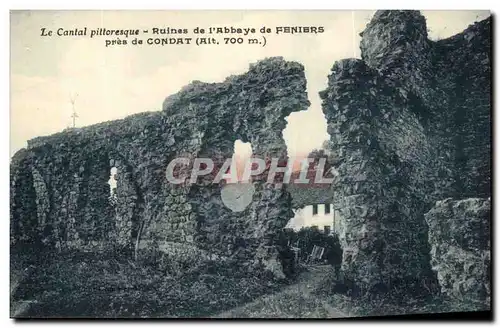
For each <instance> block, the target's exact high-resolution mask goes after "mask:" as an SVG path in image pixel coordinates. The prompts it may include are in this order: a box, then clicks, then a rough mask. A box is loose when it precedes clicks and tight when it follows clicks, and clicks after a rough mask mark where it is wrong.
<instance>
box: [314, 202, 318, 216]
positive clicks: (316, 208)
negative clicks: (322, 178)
mask: <svg viewBox="0 0 500 328" xmlns="http://www.w3.org/2000/svg"><path fill="white" fill-rule="evenodd" d="M313 215H318V205H317V204H314V205H313Z"/></svg>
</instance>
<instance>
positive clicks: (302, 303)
mask: <svg viewBox="0 0 500 328" xmlns="http://www.w3.org/2000/svg"><path fill="white" fill-rule="evenodd" d="M328 274H331V267H329V266H326V265H321V266H314V267H310V268H309V271H307V272H304V273H302V274H301V275H300V277H299V279H298V280H297V282H295V283H294V284H293V285H289V286H287V287H285V288H284V289H283V290H281V291H279V292H277V293H275V294H271V295H264V296H262V297H260V298H258V299H256V300H255V301H253V302H250V303H247V304H245V305H243V306H240V307H237V308H234V309H231V310H229V311H226V312H223V313H219V314H217V315H215V316H213V318H345V317H349V314H348V313H344V312H342V311H340V310H339V309H336V308H334V307H333V306H331V305H330V304H328V302H327V300H326V299H324V298H323V297H321V296H318V295H315V294H313V293H312V291H313V290H314V289H316V288H321V283H322V281H324V279H325V277H326V276H327V275H328Z"/></svg>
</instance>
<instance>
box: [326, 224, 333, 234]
mask: <svg viewBox="0 0 500 328" xmlns="http://www.w3.org/2000/svg"><path fill="white" fill-rule="evenodd" d="M331 231H332V230H331V227H330V226H329V225H327V226H325V234H327V235H329V234H330V232H331Z"/></svg>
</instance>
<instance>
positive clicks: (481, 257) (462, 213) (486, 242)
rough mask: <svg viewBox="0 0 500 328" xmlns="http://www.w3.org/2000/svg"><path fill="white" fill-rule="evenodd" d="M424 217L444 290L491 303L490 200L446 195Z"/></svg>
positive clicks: (461, 298) (434, 265)
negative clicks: (459, 198)
mask: <svg viewBox="0 0 500 328" xmlns="http://www.w3.org/2000/svg"><path fill="white" fill-rule="evenodd" d="M425 220H426V221H427V224H428V225H429V243H430V245H431V257H432V259H431V264H432V269H433V270H434V271H436V273H437V276H438V280H439V284H440V286H441V292H442V293H443V294H445V295H448V296H450V297H451V298H453V299H456V300H459V301H472V302H478V303H483V304H489V302H490V295H491V287H490V268H491V266H490V265H491V264H490V262H491V254H490V220H491V200H490V199H489V198H468V199H462V200H454V199H451V198H447V199H445V200H442V201H438V202H436V205H435V206H434V207H433V208H432V209H431V210H430V211H429V212H428V213H426V214H425Z"/></svg>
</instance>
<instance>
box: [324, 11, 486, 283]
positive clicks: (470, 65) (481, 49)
mask: <svg viewBox="0 0 500 328" xmlns="http://www.w3.org/2000/svg"><path fill="white" fill-rule="evenodd" d="M361 36H362V41H361V51H362V52H361V55H362V56H361V57H362V60H354V59H350V60H342V61H339V62H337V63H335V65H334V66H333V68H332V73H331V75H330V76H329V79H328V87H327V89H326V90H324V91H322V92H321V98H322V99H323V112H324V113H325V117H326V119H327V121H328V132H329V134H330V138H331V144H332V145H333V146H332V147H333V149H332V151H333V154H334V156H335V157H336V158H337V159H338V163H337V167H336V168H337V170H338V172H339V176H338V177H337V180H336V181H335V183H334V184H333V191H334V194H335V197H334V200H333V201H334V203H335V205H336V206H337V207H338V208H339V210H340V212H341V215H342V216H343V217H344V218H345V224H344V227H343V231H342V234H341V239H342V244H343V246H344V263H343V270H344V273H345V276H346V280H347V281H351V282H354V283H355V284H357V285H358V287H360V288H361V289H363V290H373V289H377V288H375V287H378V289H379V290H380V289H387V288H392V287H394V286H397V285H399V284H400V283H403V284H404V285H407V284H408V283H409V282H410V286H413V287H411V288H414V289H420V290H425V289H430V288H429V286H432V285H433V283H434V280H435V279H434V274H433V273H432V272H431V270H430V265H429V260H430V255H429V249H430V247H431V246H432V247H437V246H436V245H435V244H434V243H437V242H438V241H437V240H436V239H432V240H431V245H429V243H428V240H427V234H428V231H427V230H428V229H427V225H426V223H425V220H424V213H426V212H427V211H428V210H429V209H430V208H431V207H432V206H433V204H434V203H435V202H436V201H437V200H440V199H443V198H446V197H455V198H466V197H471V196H475V197H485V196H488V195H489V193H490V154H489V150H490V134H491V132H490V122H491V116H490V109H491V101H490V83H491V82H490V81H491V76H490V70H491V68H490V44H491V35H490V19H486V20H484V21H482V22H479V23H476V24H475V25H473V26H471V27H469V28H468V29H467V30H465V31H464V32H463V33H460V34H458V35H456V36H454V37H452V38H449V39H445V40H440V41H437V42H434V41H431V40H429V39H428V37H427V27H426V23H425V18H424V17H423V16H422V15H421V14H420V13H419V12H418V11H378V12H377V13H376V14H375V15H374V17H373V19H372V21H371V22H370V23H369V24H368V25H367V27H366V29H365V31H363V33H361ZM438 274H439V273H438ZM424 287H426V288H424ZM406 288H408V287H406Z"/></svg>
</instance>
